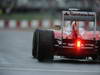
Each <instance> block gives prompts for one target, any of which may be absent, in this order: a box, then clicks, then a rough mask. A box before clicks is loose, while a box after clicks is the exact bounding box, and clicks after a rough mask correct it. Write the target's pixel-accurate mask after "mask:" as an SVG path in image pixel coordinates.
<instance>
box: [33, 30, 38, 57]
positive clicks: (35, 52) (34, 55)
mask: <svg viewBox="0 0 100 75" xmlns="http://www.w3.org/2000/svg"><path fill="white" fill-rule="evenodd" d="M38 32H39V30H38V29H36V30H35V32H34V34H33V45H32V56H33V57H34V58H36V56H37V34H38Z"/></svg>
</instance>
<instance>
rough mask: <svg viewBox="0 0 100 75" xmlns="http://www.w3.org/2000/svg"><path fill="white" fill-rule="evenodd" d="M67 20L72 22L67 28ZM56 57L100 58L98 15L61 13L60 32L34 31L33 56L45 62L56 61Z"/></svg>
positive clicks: (87, 12) (76, 12)
mask: <svg viewBox="0 0 100 75" xmlns="http://www.w3.org/2000/svg"><path fill="white" fill-rule="evenodd" d="M66 21H70V23H69V24H67V25H65V22H66ZM79 22H92V23H93V27H92V28H90V27H88V25H87V24H86V23H84V25H83V26H82V24H80V23H79ZM84 26H85V27H84ZM86 27H87V28H86ZM54 55H57V56H64V57H66V58H75V59H81V58H82V59H83V58H86V57H91V58H92V59H93V60H96V59H99V58H100V32H99V31H97V30H96V12H93V11H92V12H90V11H80V10H68V11H62V24H61V30H54V29H48V30H44V29H36V30H35V32H34V35H33V48H32V56H33V57H34V58H36V59H38V60H39V61H44V60H51V59H53V58H54Z"/></svg>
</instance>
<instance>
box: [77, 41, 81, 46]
mask: <svg viewBox="0 0 100 75" xmlns="http://www.w3.org/2000/svg"><path fill="white" fill-rule="evenodd" d="M76 46H77V48H80V47H81V41H80V40H77V43H76Z"/></svg>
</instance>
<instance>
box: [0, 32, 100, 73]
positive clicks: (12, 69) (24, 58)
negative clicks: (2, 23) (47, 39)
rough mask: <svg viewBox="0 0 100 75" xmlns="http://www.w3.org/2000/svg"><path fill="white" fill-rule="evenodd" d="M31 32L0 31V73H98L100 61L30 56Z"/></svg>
mask: <svg viewBox="0 0 100 75" xmlns="http://www.w3.org/2000/svg"><path fill="white" fill-rule="evenodd" d="M32 38H33V32H23V31H21V32H19V31H0V75H100V62H93V61H85V60H84V61H82V60H69V59H59V58H58V57H56V58H55V59H56V60H54V61H52V62H44V63H40V62H38V61H37V60H36V59H34V58H32V55H31V50H32Z"/></svg>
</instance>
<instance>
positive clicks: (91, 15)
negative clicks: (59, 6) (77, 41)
mask: <svg viewBox="0 0 100 75" xmlns="http://www.w3.org/2000/svg"><path fill="white" fill-rule="evenodd" d="M65 20H67V21H93V22H94V39H95V37H96V12H91V11H79V10H69V11H62V22H61V26H62V27H61V28H62V41H63V26H64V25H65V22H64V21H65ZM62 43H63V42H62Z"/></svg>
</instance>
